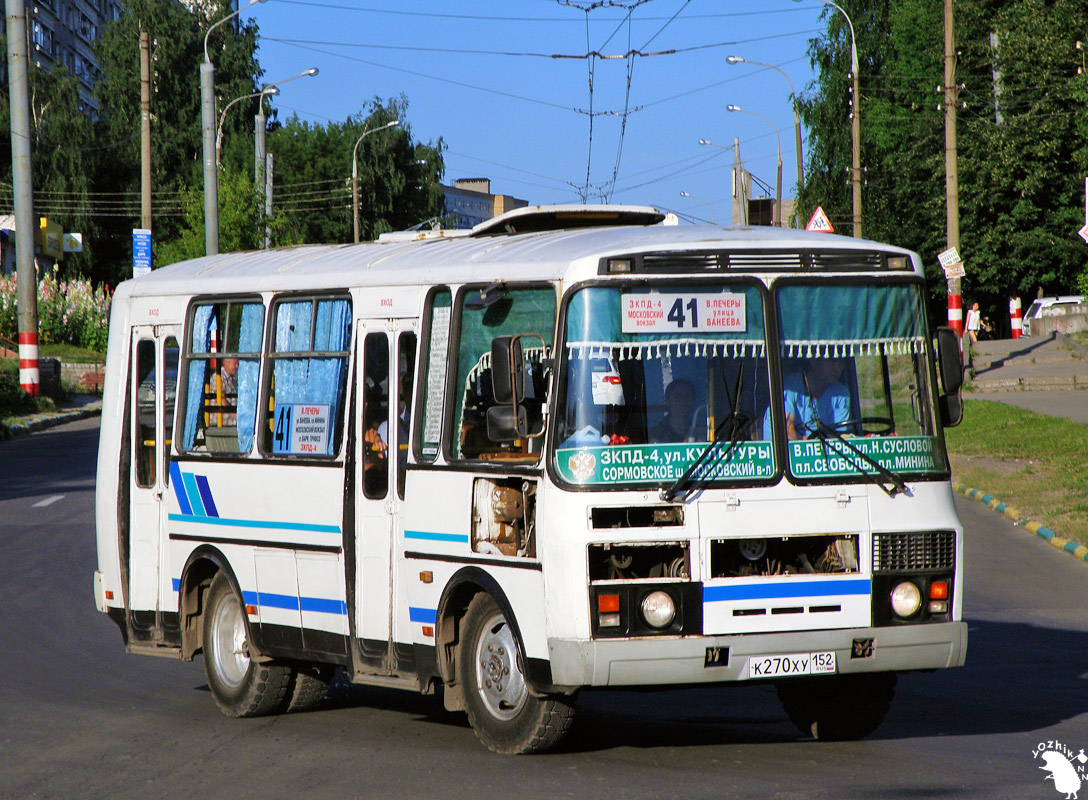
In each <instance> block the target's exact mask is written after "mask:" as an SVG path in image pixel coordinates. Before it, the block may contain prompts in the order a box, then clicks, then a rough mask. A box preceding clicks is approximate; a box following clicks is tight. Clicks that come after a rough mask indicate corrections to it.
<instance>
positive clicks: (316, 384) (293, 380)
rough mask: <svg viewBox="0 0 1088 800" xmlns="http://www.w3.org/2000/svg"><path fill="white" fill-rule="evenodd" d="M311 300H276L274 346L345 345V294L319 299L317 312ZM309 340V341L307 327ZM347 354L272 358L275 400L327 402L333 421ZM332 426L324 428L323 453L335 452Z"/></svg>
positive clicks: (329, 348) (322, 348)
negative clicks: (326, 430)
mask: <svg viewBox="0 0 1088 800" xmlns="http://www.w3.org/2000/svg"><path fill="white" fill-rule="evenodd" d="M313 310H314V304H313V301H311V300H303V301H298V302H292V303H281V304H280V305H278V306H277V307H276V352H278V353H288V352H306V351H311V350H312V351H315V352H336V351H343V350H347V349H348V348H349V345H350V342H351V305H350V304H349V303H348V301H347V300H321V301H319V302H318V303H317V317H316V319H315V318H314V314H313ZM311 327H313V329H314V341H313V343H312V345H311V342H310V329H311ZM346 370H347V359H346V358H344V357H342V356H337V357H332V358H328V357H326V358H278V359H276V363H275V367H274V374H275V380H276V384H275V389H276V404H277V405H289V404H295V403H312V404H317V405H328V406H329V420H330V423H331V424H333V425H334V426H335V422H336V421H337V420H339V418H340V412H341V409H342V407H343V399H344V381H345V379H346ZM336 444H337V443H336V441H335V431H334V430H330V431H329V444H328V450H327V452H326V455H334V454H335V452H336Z"/></svg>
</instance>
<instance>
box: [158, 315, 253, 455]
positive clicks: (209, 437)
mask: <svg viewBox="0 0 1088 800" xmlns="http://www.w3.org/2000/svg"><path fill="white" fill-rule="evenodd" d="M263 333H264V307H263V306H262V304H261V302H260V301H259V300H225V301H220V302H215V303H199V304H197V305H194V306H193V308H192V310H191V312H190V315H189V332H188V334H189V336H188V339H187V342H186V348H185V357H184V367H185V378H184V382H183V384H182V387H181V391H182V398H183V400H184V408H185V413H184V415H183V416H182V419H181V421H180V429H179V432H180V434H181V435H180V437H179V439H180V446H179V448H178V449H179V450H180V451H182V452H207V453H222V454H233V455H237V454H239V453H242V454H244V453H248V452H250V451H251V450H252V449H253V439H254V429H255V426H256V419H257V382H258V378H259V376H260V362H261V339H262V337H263Z"/></svg>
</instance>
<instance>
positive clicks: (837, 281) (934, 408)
mask: <svg viewBox="0 0 1088 800" xmlns="http://www.w3.org/2000/svg"><path fill="white" fill-rule="evenodd" d="M882 284H883V285H889V286H915V287H917V288H918V289H919V290H920V292H921V299H922V300H923V302H924V300H925V296H926V295H925V292H926V281H925V279H924V278H923V277H921V276H919V275H918V274H917V273H903V272H897V273H895V274H889V275H873V274H868V275H857V274H852V275H835V276H833V277H832V276H826V275H825V276H824V277H823V278H817V277H814V276H810V275H788V276H786V275H784V276H778V277H776V278H775V280H774V281H773V282H772V284H771V286H770V292H769V294H770V297H771V300H772V307H771V310H772V312H773V314H774V319H773V323H774V342H773V349H772V352H771V353H770V357H771V358H773V359H774V360H775V365H774V376H775V377H776V378H777V379H778V384H779V385H778V387H777V390H778V397H782V396H783V387H782V381H783V375H782V364H781V349H782V337H781V331H780V330H778V291H779V290H780V289H781V288H784V287H789V286H825V285H835V286H879V285H882ZM921 311H922V325H923V328H924V336H923V339H924V341H925V355H926V359H927V362H928V363H927V369H928V372H929V390H930V401H929V406H930V408H929V413H930V417H931V420H932V425H933V431H934V437H935V438H937V439H939V440H940V446H941V449H942V451H943V455H944V469H942V470H937V471H934V472H917V471H914V472H897V473H896V475H897V476H898V477H899V478H901V479H902V480H904V481H910V482H915V483H917V482H929V483H932V482H942V481H944V482H947V481H949V480H950V479H951V476H952V470H951V463H950V461H949V458H948V443H947V441H946V440H945V435H944V425H943V424H942V423H941V417H940V413H939V411H938V397H939V394H940V392H939V389H940V385H939V384H938V383H937V382H936V381H937V372H936V363H937V362H936V353H935V351H934V349H933V338H934V335H935V334H934V331H933V329H932V328H931V326H930V324H929V317H928V315H927V314H926V313H925V307H924V305H923V307H922V309H921ZM773 388H774V387H773V386H772V389H773ZM771 425H772V427H773V429H774V442H775V457H776V458H779V459H782V460H783V461H782V469H783V471H784V475H785V478H786V480H787V481H788V482H789V483H790V484H791V485H793V486H865V485H868V484H869V483H870V480H869V479H868V478H866V477H865V476H863V475H861V474H858V475H852V476H845V475H837V476H832V477H827V478H819V477H813V478H805V477H798V476H796V475H794V474H793V473H792V472H791V471H790V470H789V468H788V459H789V442H788V441H787V440H786V435H785V431H786V427H785V426H786V420H785V410H784V408H783V405H782V403H772V404H771ZM780 434H781V435H780Z"/></svg>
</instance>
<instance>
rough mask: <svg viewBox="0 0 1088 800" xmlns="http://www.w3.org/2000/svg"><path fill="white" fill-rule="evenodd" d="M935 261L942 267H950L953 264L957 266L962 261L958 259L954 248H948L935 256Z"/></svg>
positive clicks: (958, 255)
mask: <svg viewBox="0 0 1088 800" xmlns="http://www.w3.org/2000/svg"><path fill="white" fill-rule="evenodd" d="M937 260H938V261H940V262H941V266H942V267H951V266H952V265H953V264H958V263H959V262H960V261H961V260H962V259H960V254H959V253H957V252H956V248H955V247H949V248H948V249H947V250H945V251H944V252H943V253H941V254H940V255H939V256H937Z"/></svg>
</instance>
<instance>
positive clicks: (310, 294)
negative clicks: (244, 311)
mask: <svg viewBox="0 0 1088 800" xmlns="http://www.w3.org/2000/svg"><path fill="white" fill-rule="evenodd" d="M300 300H310V301H311V302H312V304H313V307H314V314H313V315H312V317H311V322H310V345H311V347H312V346H313V338H314V326H315V325H316V322H317V313H316V308H317V306H316V304H317V303H318V302H320V301H322V300H344V301H346V302H347V304H348V320H349V326H350V327H349V329H348V349H347V350H316V351H315V350H291V351H285V352H283V353H274V352H273V347H274V345H275V339H274V337H275V334H276V330H275V325H276V310H277V308H278V306H279V305H281V304H282V303H297V302H298V301H300ZM355 306H356V304H355V302H354V300H353V298H352V296H351V292H350V291H349V290H347V289H324V290H319V291H305V290H298V291H289V292H276V293H275V294H273V295H272V297H271V298H270V299H269V301H268V306H267V307H266V309H265V330H264V347H263V349H262V350H261V384H260V387H259V391H258V394H257V412H258V414H257V417H258V420H257V426H256V429H255V433H254V437H255V442H254V448H253V449H254V451H256V452H257V453H259V455H260V457H261V458H264V459H267V460H268V461H273V462H277V463H280V462H283V463H291V464H301V463H311V464H325V465H328V464H340V463H341V462H343V460H344V454H345V453H346V452H347V448H346V444H347V435H348V424H347V417H346V415H347V414H348V413H349V408H348V406H349V405H350V401H351V398H352V394H353V392H354V387H353V386H351V385H350V383H351V374H352V368H353V366H354V361H355V347H356V343H355V329H356V322H357V320H356V316H355V314H356V308H355ZM307 354H309V355H307ZM281 358H343V359H344V360H345V361H344V372H345V378H344V387H343V388H344V393H343V396H342V397H341V402H340V411H339V414H338V417H337V419H336V420H335V422H334V426H333V436H334V437H335V439H336V447H335V449H334V452H333V453H331V454H322V455H300V454H298V453H275V452H273V451H272V450H271V449H270V446H266V445H270V443H271V438H270V437H269V438H268V439H267V440H266V435H265V434H266V431H265V429H266V425H267V424H269V423H270V422H272V421H273V420H274V416H273V415H272V412H271V411H270V410H269V406H270V404H271V401H272V374H273V370H274V369H275V363H276V360H277V359H281Z"/></svg>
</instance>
